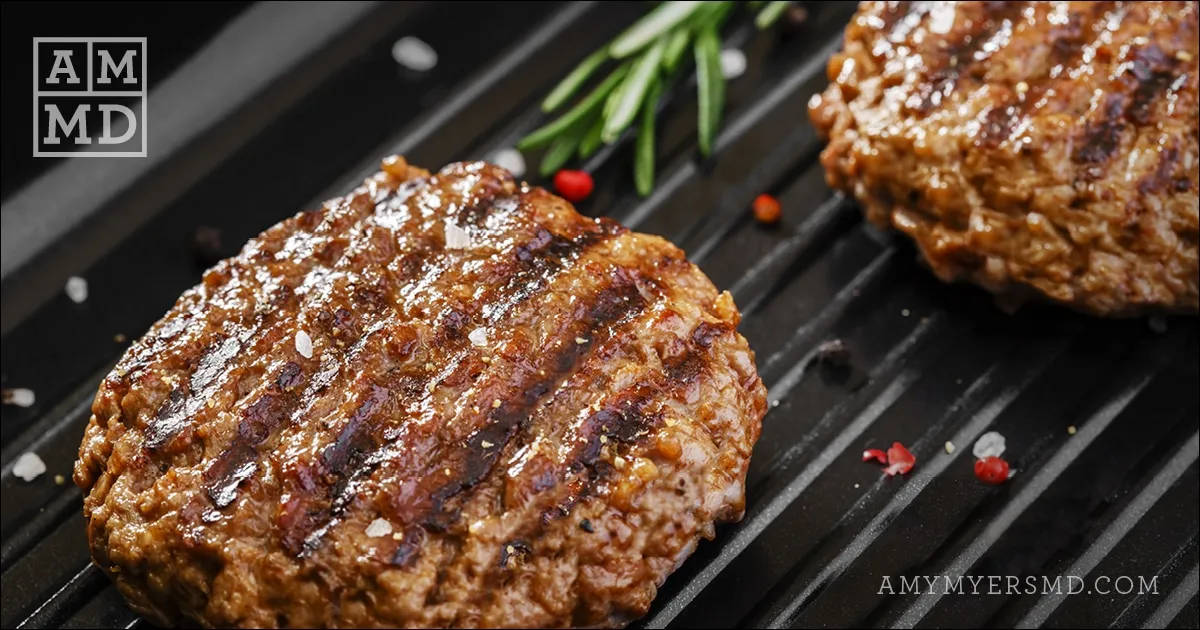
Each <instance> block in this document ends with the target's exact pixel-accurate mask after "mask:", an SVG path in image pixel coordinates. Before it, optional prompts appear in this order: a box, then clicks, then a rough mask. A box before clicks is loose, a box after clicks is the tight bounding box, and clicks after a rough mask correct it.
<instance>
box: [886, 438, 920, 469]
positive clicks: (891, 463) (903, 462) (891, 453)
mask: <svg viewBox="0 0 1200 630" xmlns="http://www.w3.org/2000/svg"><path fill="white" fill-rule="evenodd" d="M887 456H888V467H887V468H884V469H883V473H884V474H885V475H887V476H889V477H891V476H892V475H905V474H908V471H910V470H912V469H913V466H914V465H915V464H916V463H917V458H916V456H914V455H913V454H912V452H910V451H909V450H908V449H907V448H905V447H904V445H903V444H901V443H899V442H894V443H893V444H892V448H889V449H888V452H887Z"/></svg>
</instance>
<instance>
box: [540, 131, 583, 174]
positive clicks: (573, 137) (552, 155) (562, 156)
mask: <svg viewBox="0 0 1200 630" xmlns="http://www.w3.org/2000/svg"><path fill="white" fill-rule="evenodd" d="M582 139H583V133H582V132H580V131H578V130H574V129H573V130H571V131H570V132H569V133H564V134H563V135H561V136H559V137H558V138H556V139H555V140H554V144H552V145H550V148H549V149H546V155H544V156H542V163H541V165H539V166H538V172H539V173H541V174H542V177H549V176H551V175H553V174H554V173H555V172H557V171H558V169H560V168H562V167H563V165H564V164H566V163H567V161H568V160H570V159H571V156H572V155H574V154H575V149H577V148H579V142H580V141H581V140H582Z"/></svg>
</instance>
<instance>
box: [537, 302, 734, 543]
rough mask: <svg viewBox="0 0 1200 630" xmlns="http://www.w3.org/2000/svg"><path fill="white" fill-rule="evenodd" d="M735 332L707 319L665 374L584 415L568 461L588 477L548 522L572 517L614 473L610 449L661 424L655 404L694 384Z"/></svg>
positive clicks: (549, 513) (571, 485)
mask: <svg viewBox="0 0 1200 630" xmlns="http://www.w3.org/2000/svg"><path fill="white" fill-rule="evenodd" d="M732 332H733V327H732V326H730V325H729V324H726V323H724V322H721V323H709V322H701V323H700V324H698V325H697V326H696V327H695V328H694V329H692V332H691V334H690V335H689V336H688V343H687V345H686V349H685V350H684V352H683V353H682V354H681V355H679V356H678V357H675V358H672V359H668V360H665V361H664V371H663V372H662V373H655V374H653V375H650V376H647V377H646V378H644V379H642V380H641V381H639V382H638V383H637V384H635V385H633V386H632V387H629V388H627V389H625V390H624V391H622V392H621V393H619V394H618V395H616V396H615V397H613V398H612V399H610V400H609V401H607V402H606V404H605V405H604V406H603V407H602V408H601V409H599V410H598V411H596V412H595V413H592V414H591V415H589V416H588V417H587V418H586V419H584V421H583V422H582V423H581V424H580V426H579V428H578V434H579V438H580V439H579V441H578V443H579V446H577V447H576V448H575V449H573V450H572V451H571V453H570V454H569V455H568V457H567V459H566V469H567V471H568V472H571V473H577V474H578V473H583V475H582V476H580V477H576V478H575V479H574V480H573V481H569V482H568V484H567V489H566V490H567V492H566V496H565V497H564V498H563V499H561V500H560V501H559V502H558V503H557V504H556V505H554V506H553V507H551V508H548V509H546V510H544V511H543V512H542V516H541V522H542V524H547V523H549V522H550V521H553V520H555V519H559V518H563V517H565V516H567V515H569V514H570V513H571V509H572V508H573V507H574V506H575V505H576V504H577V503H578V502H579V501H582V500H583V499H584V498H586V497H587V496H589V495H590V494H591V493H592V491H593V489H594V488H595V486H596V484H597V483H599V482H600V481H601V480H602V479H604V478H605V477H606V476H607V475H609V474H610V473H611V472H612V467H611V466H610V465H609V464H608V463H607V462H606V461H604V460H603V459H601V456H602V454H603V452H604V449H605V448H606V447H609V446H610V445H611V447H614V448H615V447H618V446H620V445H632V444H637V443H639V442H640V441H641V440H642V439H644V438H645V437H646V436H647V435H649V434H650V432H651V431H653V430H655V429H657V428H658V426H659V424H660V423H661V421H662V414H661V413H660V412H657V411H653V410H652V406H653V405H654V403H655V402H656V401H658V400H661V399H663V398H669V397H671V396H674V395H676V394H677V393H678V392H679V391H680V390H681V389H682V388H684V387H685V386H687V385H688V384H689V383H691V382H693V381H694V380H695V379H696V378H697V377H698V376H699V375H700V374H701V373H702V372H703V371H704V367H705V366H706V365H708V363H709V361H710V360H711V348H712V346H713V344H714V343H715V342H716V340H717V338H719V337H721V336H724V335H726V334H731V333H732Z"/></svg>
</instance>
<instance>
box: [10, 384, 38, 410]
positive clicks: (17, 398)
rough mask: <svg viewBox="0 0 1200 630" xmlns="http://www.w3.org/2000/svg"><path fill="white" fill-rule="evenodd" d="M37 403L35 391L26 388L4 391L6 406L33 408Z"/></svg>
mask: <svg viewBox="0 0 1200 630" xmlns="http://www.w3.org/2000/svg"><path fill="white" fill-rule="evenodd" d="M36 401H37V396H36V395H34V393H33V390H32V389H29V388H26V387H17V388H15V389H6V390H4V403H5V404H6V405H16V406H18V407H32V406H33V403H34V402H36Z"/></svg>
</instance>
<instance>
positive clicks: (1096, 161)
mask: <svg viewBox="0 0 1200 630" xmlns="http://www.w3.org/2000/svg"><path fill="white" fill-rule="evenodd" d="M1128 101H1129V99H1128V97H1126V96H1125V95H1123V94H1109V95H1107V96H1105V97H1104V105H1102V106H1101V107H1100V110H1099V116H1098V117H1097V118H1096V119H1095V120H1089V121H1088V123H1087V125H1086V126H1085V127H1084V130H1083V138H1082V140H1083V144H1082V145H1081V146H1080V147H1079V148H1078V149H1076V151H1075V155H1074V156H1073V157H1074V160H1075V161H1076V162H1078V163H1080V164H1088V165H1092V166H1093V167H1094V168H1095V169H1096V170H1097V172H1092V173H1091V175H1092V176H1095V177H1098V176H1099V175H1101V174H1102V172H1099V168H1098V167H1099V165H1102V164H1105V163H1107V162H1108V160H1109V158H1111V157H1112V156H1113V154H1114V153H1116V151H1117V148H1118V147H1119V146H1120V144H1121V132H1122V130H1124V129H1125V122H1124V121H1123V120H1122V113H1123V112H1124V111H1125V105H1126V103H1128Z"/></svg>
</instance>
